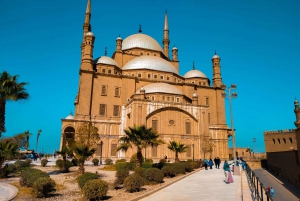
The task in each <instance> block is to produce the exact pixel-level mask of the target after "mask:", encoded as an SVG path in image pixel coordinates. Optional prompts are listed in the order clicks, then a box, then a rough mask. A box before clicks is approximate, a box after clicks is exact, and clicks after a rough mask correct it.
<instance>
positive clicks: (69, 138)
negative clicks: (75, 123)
mask: <svg viewBox="0 0 300 201" xmlns="http://www.w3.org/2000/svg"><path fill="white" fill-rule="evenodd" d="M74 140H75V129H74V128H73V127H71V126H68V127H66V128H65V130H64V140H63V145H64V146H65V145H66V144H68V145H70V144H72V143H73V142H74Z"/></svg>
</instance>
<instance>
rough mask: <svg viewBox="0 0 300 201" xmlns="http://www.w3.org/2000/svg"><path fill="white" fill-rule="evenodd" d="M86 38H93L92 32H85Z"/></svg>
mask: <svg viewBox="0 0 300 201" xmlns="http://www.w3.org/2000/svg"><path fill="white" fill-rule="evenodd" d="M86 36H94V34H93V33H92V32H87V33H86Z"/></svg>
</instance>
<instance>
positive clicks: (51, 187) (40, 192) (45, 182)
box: [32, 177, 55, 198]
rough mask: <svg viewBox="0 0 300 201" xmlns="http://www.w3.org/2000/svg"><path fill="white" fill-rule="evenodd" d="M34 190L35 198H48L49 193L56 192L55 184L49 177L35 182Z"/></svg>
mask: <svg viewBox="0 0 300 201" xmlns="http://www.w3.org/2000/svg"><path fill="white" fill-rule="evenodd" d="M32 188H33V195H34V196H35V197H37V198H42V197H46V196H47V195H48V194H49V193H51V192H55V182H54V181H53V179H51V178H49V177H40V178H37V179H36V180H35V181H34V183H33V185H32Z"/></svg>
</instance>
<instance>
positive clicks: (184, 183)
mask: <svg viewBox="0 0 300 201" xmlns="http://www.w3.org/2000/svg"><path fill="white" fill-rule="evenodd" d="M233 180H234V182H233V183H231V184H226V183H225V182H224V172H223V170H222V169H215V168H213V169H212V170H201V171H199V172H196V173H194V174H192V175H189V176H187V177H185V178H184V179H182V180H180V181H178V182H176V183H174V184H172V185H170V186H168V187H166V188H164V189H162V190H160V191H158V192H156V193H154V194H152V195H149V196H148V197H145V198H143V199H141V201H152V200H155V201H160V200H161V201H166V200H172V201H176V200H180V201H181V200H192V201H193V200H195V201H196V200H201V201H212V200H213V201H224V200H230V201H245V200H243V196H242V193H243V191H242V176H241V175H233ZM245 188H246V187H245ZM245 192H247V193H249V194H250V190H249V189H248V191H247V190H245ZM249 201H250V200H249Z"/></svg>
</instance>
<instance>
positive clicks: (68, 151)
mask: <svg viewBox="0 0 300 201" xmlns="http://www.w3.org/2000/svg"><path fill="white" fill-rule="evenodd" d="M56 153H57V154H60V155H62V157H63V160H64V161H65V162H66V161H67V156H68V155H71V154H72V149H70V148H68V147H66V146H63V147H62V148H61V150H60V151H56Z"/></svg>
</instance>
